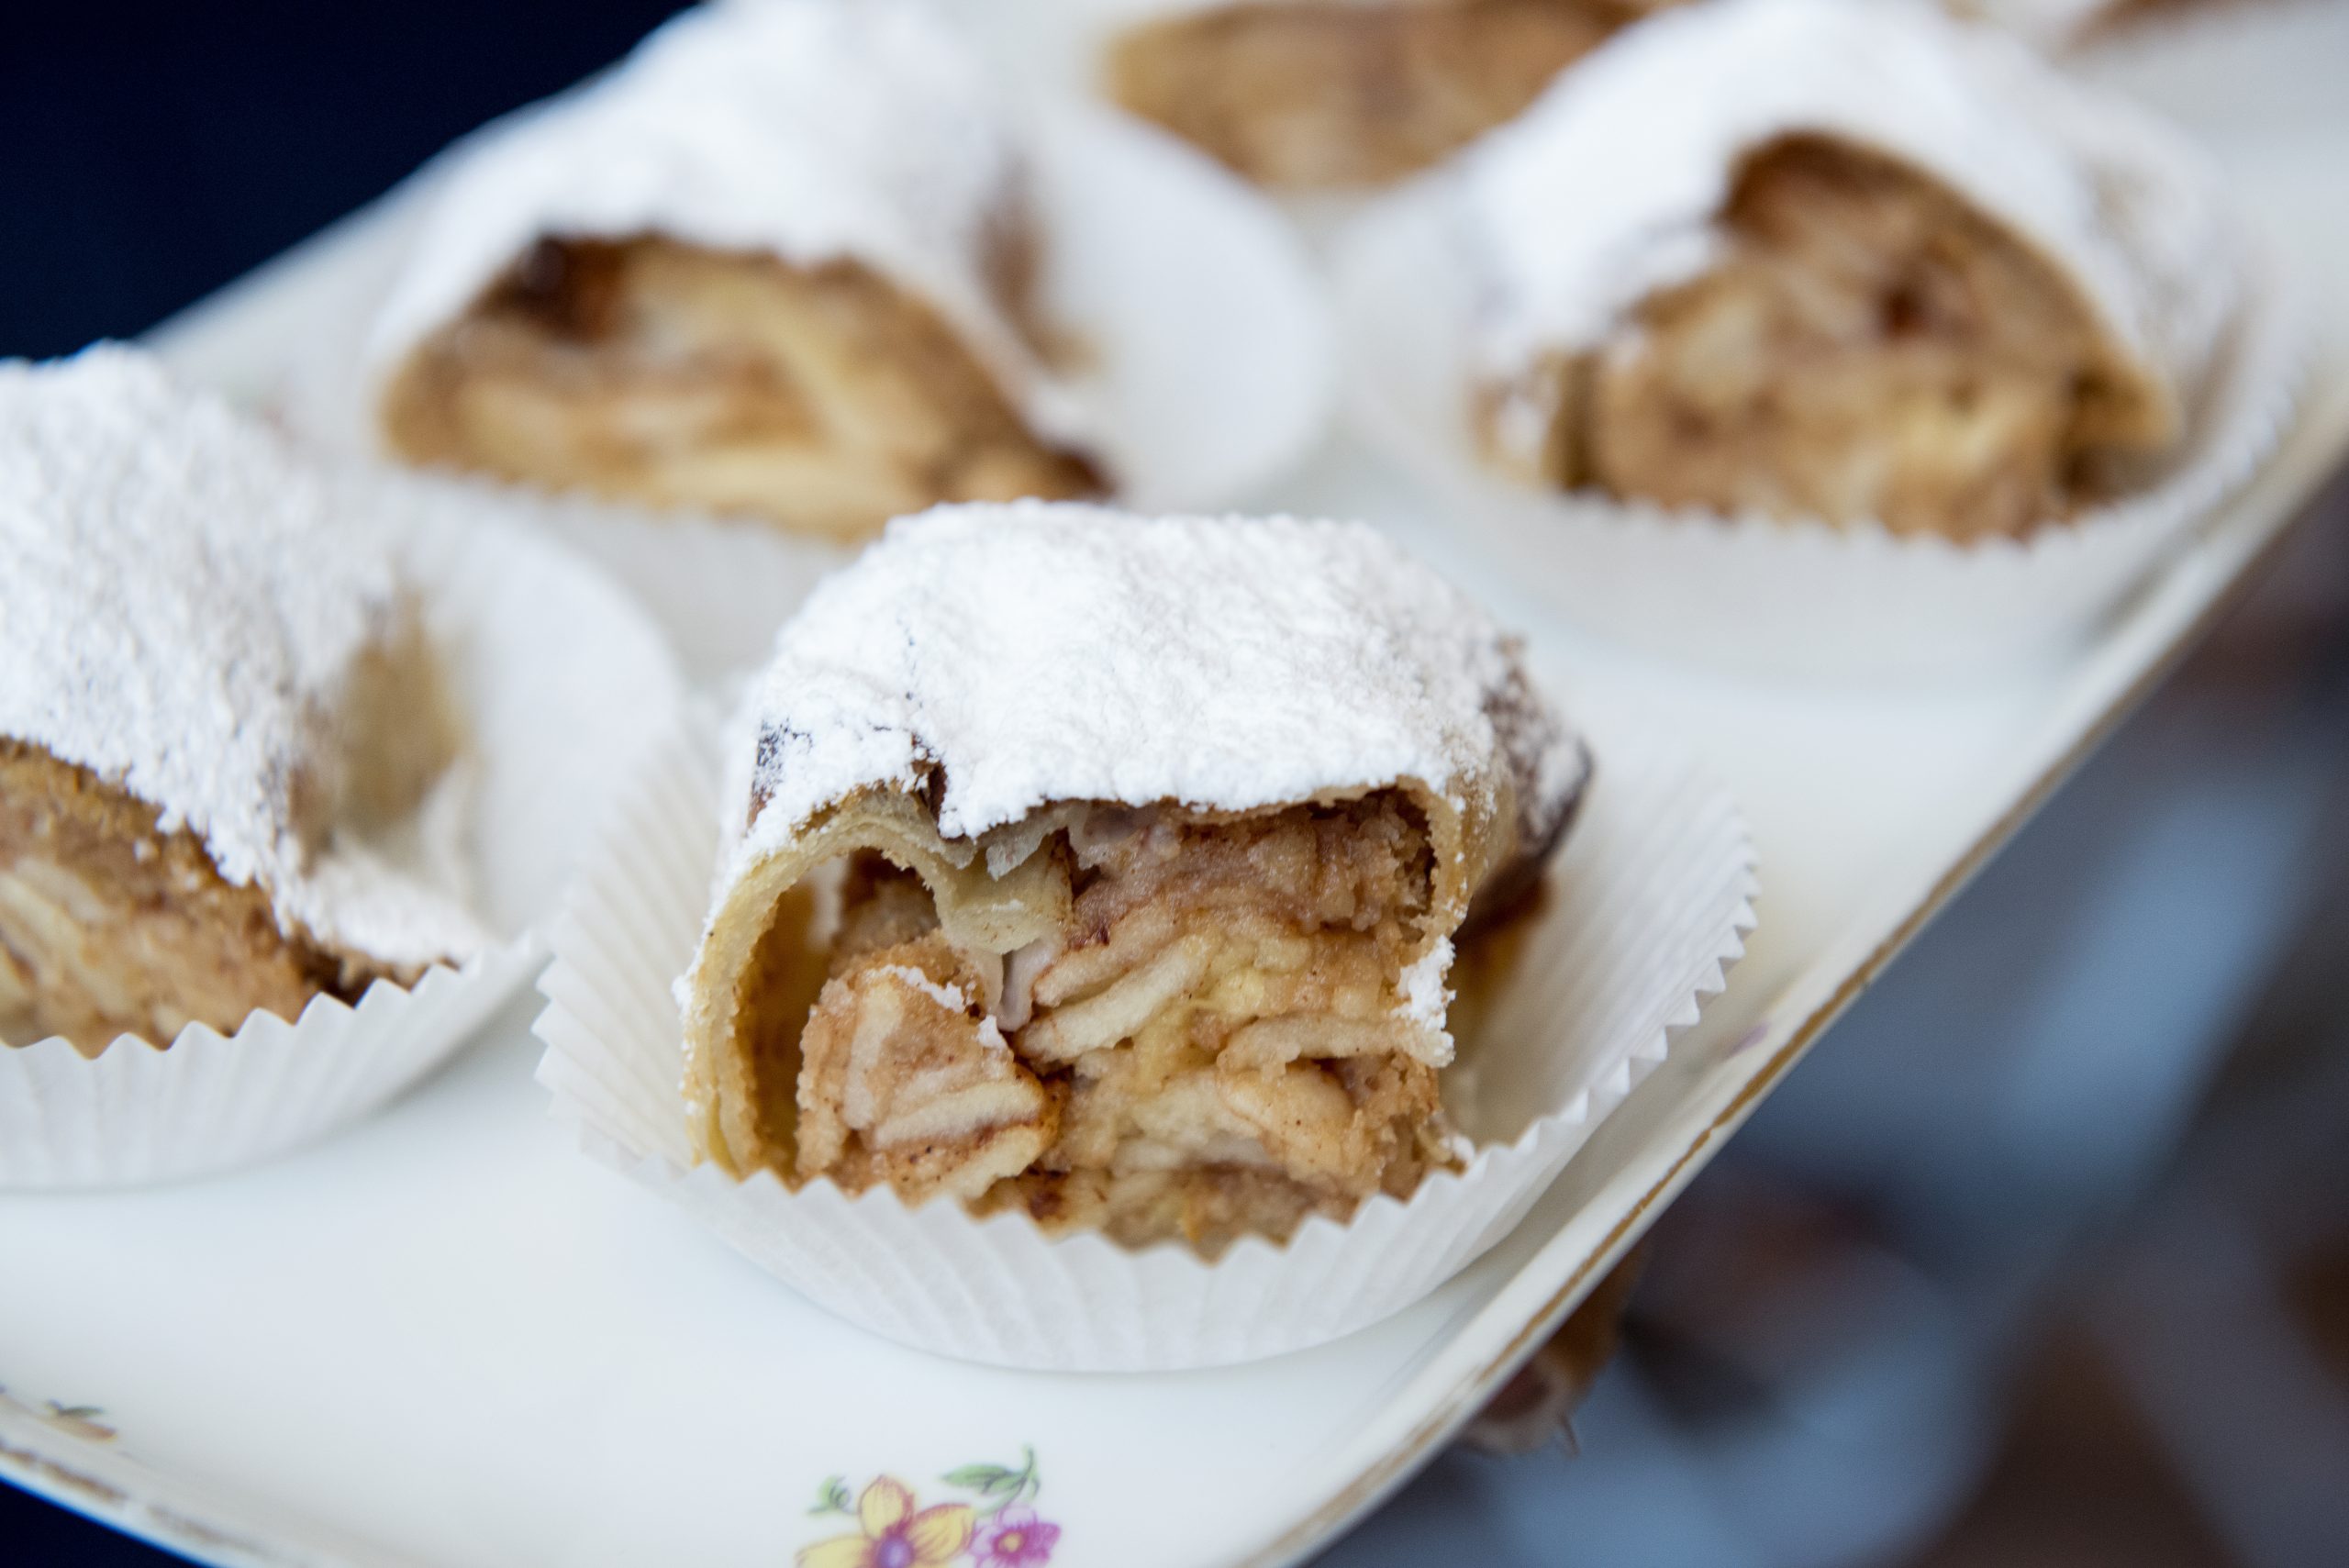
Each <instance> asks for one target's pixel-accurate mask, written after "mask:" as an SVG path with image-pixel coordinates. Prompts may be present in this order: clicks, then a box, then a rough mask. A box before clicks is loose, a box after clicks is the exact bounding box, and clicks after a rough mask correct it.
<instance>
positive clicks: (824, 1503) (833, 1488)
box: [807, 1475, 855, 1515]
mask: <svg viewBox="0 0 2349 1568" xmlns="http://www.w3.org/2000/svg"><path fill="white" fill-rule="evenodd" d="M807 1512H808V1513H809V1514H810V1515H815V1514H847V1513H853V1512H855V1510H854V1509H853V1508H852V1507H850V1506H849V1497H848V1478H847V1477H846V1476H843V1475H829V1476H826V1477H825V1478H824V1484H823V1485H821V1486H818V1488H816V1506H815V1507H812V1508H810V1509H808V1510H807Z"/></svg>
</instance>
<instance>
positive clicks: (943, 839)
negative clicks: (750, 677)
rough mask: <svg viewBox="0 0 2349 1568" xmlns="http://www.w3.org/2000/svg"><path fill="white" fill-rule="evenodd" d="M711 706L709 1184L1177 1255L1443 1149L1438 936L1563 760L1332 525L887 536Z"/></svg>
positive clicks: (1540, 833) (701, 1117)
mask: <svg viewBox="0 0 2349 1568" xmlns="http://www.w3.org/2000/svg"><path fill="white" fill-rule="evenodd" d="M1044 573H1051V574H1052V576H1051V578H1050V579H1049V581H1050V582H1051V584H1052V586H1049V587H1047V586H1044V584H1046V582H1047V578H1046V577H1045V576H1043V575H1042V574H1044ZM1022 585H1024V587H1025V589H1026V600H1025V602H1023V600H1022V598H1021V597H1020V595H1019V592H1018V591H1017V590H1019V589H1020V588H1021V587H1022ZM747 717H749V720H750V722H749V724H748V726H747V728H746V730H745V740H744V745H745V747H746V749H747V755H746V759H745V760H746V762H747V763H748V766H747V768H746V773H747V774H748V783H747V784H745V786H744V792H743V799H744V802H745V824H744V828H743V832H742V837H741V839H740V843H739V845H738V846H737V847H736V848H735V850H734V851H732V852H731V855H730V858H729V866H728V870H727V872H726V873H725V876H724V878H723V882H722V886H721V891H720V893H719V895H718V902H717V905H716V907H715V909H714V911H713V913H712V917H711V919H710V923H709V926H708V928H707V933H706V935H705V938H704V940H703V943H702V946H701V950H700V951H699V953H698V955H697V957H696V962H695V964H694V968H693V971H692V973H691V974H690V975H689V977H688V983H687V984H688V991H689V997H690V1003H689V1017H688V1051H689V1067H688V1075H689V1081H688V1094H689V1097H690V1099H691V1101H692V1103H693V1106H694V1127H695V1132H696V1139H697V1140H698V1141H699V1144H700V1146H701V1148H702V1150H703V1151H704V1153H705V1154H706V1155H707V1157H708V1158H711V1159H713V1160H716V1161H718V1162H720V1163H722V1164H723V1165H725V1166H726V1167H728V1168H729V1169H731V1170H734V1171H736V1172H738V1173H748V1172H751V1171H753V1170H759V1169H767V1170H772V1171H774V1172H775V1173H777V1174H778V1175H780V1176H781V1177H783V1179H785V1181H786V1182H790V1183H793V1184H797V1183H801V1182H807V1181H812V1180H818V1179H824V1180H829V1181H832V1182H835V1183H838V1184H841V1185H842V1186H844V1187H847V1188H849V1189H851V1190H862V1189H863V1188H865V1187H868V1186H871V1185H874V1184H880V1183H886V1184H889V1185H891V1186H892V1187H894V1188H895V1189H896V1191H897V1193H898V1194H899V1195H902V1196H903V1197H905V1198H907V1200H908V1201H916V1202H918V1201H921V1200H924V1199H927V1198H930V1197H932V1196H937V1195H947V1196H952V1197H953V1198H957V1199H960V1200H962V1201H963V1202H964V1203H966V1204H969V1205H971V1206H972V1207H974V1208H978V1209H983V1210H985V1209H996V1208H1016V1209H1019V1210H1022V1211H1024V1212H1026V1213H1028V1214H1030V1215H1031V1216H1033V1217H1034V1218H1036V1219H1037V1220H1038V1221H1039V1222H1041V1223H1042V1224H1044V1225H1046V1226H1047V1227H1050V1228H1056V1229H1057V1228H1086V1229H1098V1230H1102V1231H1105V1232H1107V1233H1108V1234H1109V1235H1110V1236H1112V1237H1113V1238H1115V1239H1117V1240H1120V1241H1125V1242H1129V1243H1142V1242H1147V1241H1152V1240H1160V1239H1164V1238H1181V1239H1184V1240H1187V1241H1189V1242H1190V1243H1192V1244H1193V1245H1195V1246H1197V1247H1199V1248H1201V1249H1202V1250H1204V1251H1209V1252H1213V1251H1216V1250H1218V1249H1219V1248H1220V1247H1222V1246H1223V1245H1226V1244H1228V1243H1229V1241H1230V1240H1232V1239H1233V1238H1234V1237H1236V1236H1239V1235H1242V1234H1249V1233H1256V1234H1264V1235H1269V1236H1273V1237H1276V1238H1277V1237H1285V1236H1286V1235H1287V1234H1288V1233H1289V1232H1290V1231H1291V1230H1292V1229H1294V1228H1295V1227H1296V1225H1297V1223H1298V1222H1299V1221H1300V1220H1301V1219H1302V1218H1305V1217H1306V1216H1307V1215H1309V1214H1315V1213H1320V1214H1327V1215H1330V1216H1332V1217H1333V1218H1344V1217H1345V1216H1347V1215H1350V1214H1351V1213H1352V1212H1353V1208H1354V1207H1355V1206H1356V1205H1358V1204H1359V1203H1360V1202H1362V1201H1363V1200H1364V1198H1366V1197H1368V1196H1370V1195H1373V1194H1376V1193H1381V1192H1385V1193H1389V1194H1392V1195H1397V1196H1405V1195H1408V1194H1409V1192H1410V1191H1411V1190H1412V1189H1413V1188H1414V1187H1415V1186H1416V1185H1417V1184H1418V1183H1419V1180H1420V1179H1421V1177H1422V1176H1423V1175H1424V1174H1425V1173H1427V1172H1428V1171H1430V1170H1431V1169H1434V1168H1438V1167H1442V1166H1446V1165H1449V1164H1452V1163H1454V1162H1456V1160H1457V1159H1458V1154H1457V1152H1456V1148H1455V1142H1454V1140H1453V1139H1452V1138H1451V1136H1450V1135H1449V1133H1448V1132H1447V1130H1446V1129H1445V1126H1444V1122H1443V1119H1442V1108H1441V1101H1440V1095H1439V1092H1438V1082H1437V1080H1438V1073H1439V1072H1440V1071H1441V1069H1442V1068H1443V1067H1444V1066H1445V1065H1446V1064H1448V1063H1449V1062H1451V1060H1452V1057H1453V1040H1452V1037H1451V1034H1450V1033H1449V1031H1448V1029H1447V1027H1446V1008H1447V1004H1448V1002H1449V1000H1450V989H1449V972H1450V968H1451V963H1452V960H1453V952H1454V940H1455V939H1456V938H1458V937H1460V935H1461V933H1462V928H1463V925H1464V922H1466V921H1468V920H1469V918H1470V916H1471V911H1472V909H1474V910H1475V911H1477V914H1478V917H1479V918H1480V919H1497V918H1498V916H1499V912H1500V911H1501V910H1503V909H1504V908H1505V907H1506V906H1508V903H1509V902H1510V901H1511V900H1513V899H1514V898H1516V897H1517V896H1518V895H1520V894H1522V893H1523V892H1524V891H1525V889H1526V888H1527V887H1529V886H1530V885H1531V880H1532V878H1533V877H1534V876H1535V875H1536V874H1538V872H1539V867H1540V865H1541V862H1542V858H1543V857H1544V855H1545V854H1546V853H1547V851H1548V850H1549V849H1550V847H1551V845H1552V844H1553V841H1554V840H1555V839H1556V837H1557V835H1558V833H1559V832H1560V831H1562V830H1563V828H1564V823H1565V820H1566V817H1567V814H1568V810H1569V807H1570V806H1571V803H1572V801H1573V799H1574V798H1575V795H1576V792H1577V791H1578V790H1579V787H1580V784H1581V781H1582V778H1583V773H1584V766H1585V764H1584V762H1583V759H1582V753H1581V751H1580V750H1579V746H1578V743H1576V742H1575V741H1574V740H1572V739H1571V738H1570V737H1568V736H1567V735H1566V733H1565V732H1564V729H1563V728H1562V727H1561V726H1560V725H1559V723H1558V721H1557V720H1556V718H1555V717H1554V716H1553V715H1552V714H1551V713H1550V711H1549V710H1548V709H1547V707H1546V706H1544V705H1543V704H1542V702H1541V700H1540V699H1539V697H1538V696H1536V695H1534V693H1533V692H1532V690H1531V687H1530V686H1529V685H1528V684H1527V683H1526V682H1525V679H1524V676H1523V673H1522V671H1521V670H1520V668H1519V667H1518V665H1517V662H1516V658H1515V653H1514V650H1513V647H1512V645H1510V644H1508V642H1507V640H1506V639H1502V638H1501V637H1500V636H1499V635H1498V634H1497V633H1496V632H1495V631H1493V629H1492V628H1491V627H1490V626H1489V624H1488V623H1486V622H1485V621H1484V620H1483V619H1482V617H1480V616H1478V615H1477V614H1476V613H1475V611H1474V610H1473V609H1471V608H1470V607H1469V606H1466V605H1465V604H1464V602H1462V601H1460V600H1459V599H1458V598H1457V596H1456V595H1452V594H1451V593H1450V591H1449V590H1448V589H1444V588H1442V587H1441V585H1439V584H1432V583H1431V582H1429V581H1428V580H1427V579H1426V577H1425V576H1424V573H1422V572H1421V570H1420V569H1419V568H1417V567H1416V566H1414V565H1412V564H1411V563H1410V562H1408V561H1406V560H1405V559H1404V558H1402V557H1400V556H1399V555H1398V554H1397V553H1396V552H1395V551H1393V550H1392V549H1391V547H1389V546H1386V545H1385V544H1384V543H1383V542H1382V541H1380V540H1378V539H1376V537H1375V535H1373V534H1372V533H1370V532H1369V531H1368V530H1366V529H1355V528H1336V527H1331V526H1326V525H1324V526H1316V525H1306V524H1295V523H1271V522H1246V521H1241V520H1222V521H1211V520H1203V519H1159V520H1145V519H1141V518H1136V517H1124V516H1121V515H1118V514H1107V513H1101V512H1098V511H1097V510H1095V509H1092V508H1082V507H1045V506H1025V507H1014V508H997V507H966V508H952V509H948V510H946V511H942V512H940V513H936V514H932V515H930V516H929V517H923V518H918V519H914V520H912V521H911V522H909V523H900V524H898V525H896V528H893V530H892V532H891V534H890V536H889V537H888V539H886V540H885V542H884V543H883V544H882V545H881V546H879V547H877V548H876V550H874V551H873V552H871V553H869V554H868V555H867V557H866V558H865V559H864V560H863V562H860V563H859V564H858V565H857V566H855V567H853V568H852V569H851V570H850V571H849V572H848V573H845V574H843V576H842V577H841V578H840V579H836V580H835V582H834V584H830V585H828V587H827V588H826V589H825V590H823V591H821V592H819V594H818V597H817V599H816V600H814V601H811V603H810V605H809V606H808V607H807V610H806V611H805V612H803V615H802V617H800V618H799V620H797V621H796V622H795V623H794V624H793V626H792V627H791V628H786V631H785V635H784V638H783V639H782V641H781V643H780V644H779V648H778V653H777V658H776V662H775V663H774V665H773V666H772V667H771V668H770V670H769V672H768V673H767V676H766V678H765V680H764V681H763V684H762V685H761V687H760V688H759V691H758V693H757V695H754V696H753V698H752V700H751V707H750V711H749V714H748V716H747ZM1268 746H1269V747H1272V748H1275V751H1274V753H1273V754H1270V755H1267V754H1266V753H1265V751H1264V748H1265V747H1268ZM1280 749H1285V750H1286V755H1283V754H1280Z"/></svg>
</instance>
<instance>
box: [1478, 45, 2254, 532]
mask: <svg viewBox="0 0 2349 1568" xmlns="http://www.w3.org/2000/svg"><path fill="white" fill-rule="evenodd" d="M1463 179H1464V191H1465V194H1466V205H1467V207H1468V210H1469V213H1470V215H1471V216H1470V222H1471V224H1472V226H1473V228H1474V230H1475V237H1476V238H1475V250H1476V252H1477V253H1478V254H1479V255H1481V256H1483V257H1484V258H1486V261H1488V263H1489V266H1490V269H1491V277H1490V284H1491V286H1490V288H1489V289H1488V291H1487V297H1488V302H1489V308H1488V311H1487V315H1486V319H1485V321H1484V323H1483V330H1484V335H1485V340H1484V343H1483V345H1482V347H1483V352H1484V358H1485V364H1486V384H1485V386H1484V389H1483V394H1482V396H1481V400H1480V401H1481V413H1480V419H1481V428H1482V434H1483V438H1484V441H1485V445H1486V449H1487V450H1488V451H1489V452H1490V453H1491V454H1492V456H1493V458H1494V460H1495V461H1496V462H1498V463H1499V464H1500V465H1501V466H1503V467H1504V468H1506V469H1508V470H1509V471H1510V472H1512V473H1516V474H1517V475H1519V476H1520V477H1521V478H1523V479H1526V480H1528V481H1530V482H1532V483H1535V484H1542V485H1546V486H1553V487H1557V488H1565V489H1573V488H1587V489H1591V490H1595V491H1598V492H1601V493H1604V494H1607V495H1613V496H1617V497H1624V498H1639V499H1643V500H1647V501H1653V502H1656V503H1660V504H1663V505H1666V506H1696V507H1702V508H1705V509H1708V510H1711V511H1714V512H1719V513H1728V514H1746V513H1759V514H1762V515H1765V516H1770V517H1782V518H1817V519H1820V520H1823V521H1826V522H1828V523H1831V524H1854V523H1859V522H1863V521H1868V520H1873V521H1876V522H1878V523H1881V524H1882V525H1883V526H1884V527H1886V528H1889V529H1890V530H1892V531H1893V532H1895V533H1902V534H1936V535H1941V536H1943V537H1946V538H1950V539H1959V540H1971V539H1981V538H1986V537H1997V536H2009V537H2011V536H2019V535H2023V534H2027V533H2029V532H2030V531H2032V529H2033V528H2038V527H2040V526H2042V525H2043V524H2047V523H2051V522H2055V521H2060V520H2062V519H2064V518H2065V517H2071V516H2074V515H2076V513H2078V512H2080V511H2081V510H2083V509H2085V508H2087V507H2089V506H2095V505H2097V504H2099V503H2100V502H2103V501H2106V500H2110V499H2111V498H2113V497H2115V496H2117V495H2122V494H2124V493H2126V492H2127V491H2128V490H2129V489H2130V488H2132V486H2134V485H2137V484H2142V483H2143V482H2144V480H2145V478H2146V476H2147V475H2148V474H2150V473H2154V472H2156V471H2157V469H2158V467H2159V465H2160V464H2161V462H2163V460H2164V459H2165V457H2167V456H2168V455H2169V454H2171V453H2172V452H2173V451H2174V450H2176V448H2177V446H2178V445H2179V443H2180V442H2181V440H2182V439H2184V437H2185V435H2186V433H2187V432H2188V428H2189V425H2190V423H2191V420H2192V417H2193V414H2194V410H2195V407H2196V405H2197V398H2198V395H2199V392H2200V389H2201V387H2202V386H2203V384H2205V383H2206V381H2207V380H2208V379H2209V374H2210V369H2211V366H2212V363H2213V361H2214V359H2215V358H2216V355H2217V353H2218V351H2219V350H2220V348H2221V344H2222V339H2223V336H2224V328H2225V325H2226V322H2227V321H2228V319H2229V318H2230V317H2231V316H2232V312H2233V310H2234V306H2235V301H2236V297H2237V295H2238V293H2239V290H2240V286H2241V280H2240V276H2239V258H2238V256H2237V255H2236V253H2235V250H2234V248H2233V243H2232V233H2231V231H2230V230H2229V228H2228V227H2227V226H2226V224H2225V223H2224V221H2223V216H2224V215H2223V213H2222V211H2221V207H2220V206H2219V204H2218V202H2217V200H2216V194H2215V187H2214V184H2213V183H2212V182H2211V180H2210V178H2209V176H2208V174H2207V172H2206V171H2205V170H2204V169H2203V167H2202V165H2201V163H2200V162H2199V160H2198V159H2197V158H2195V157H2194V156H2193V154H2192V153H2191V151H2190V150H2188V149H2184V148H2182V147H2180V146H2178V145H2176V143H2175V142H2174V141H2173V140H2172V139H2170V138H2169V137H2168V136H2167V135H2166V134H2165V133H2164V132H2162V131H2161V130H2160V128H2158V127H2154V126H2152V125H2149V124H2147V123H2145V122H2144V121H2143V120H2142V119H2140V118H2139V117H2137V116H2136V115H2135V114H2134V113H2133V112H2132V111H2130V110H2128V109H2127V108H2125V107H2124V106H2120V105H2117V104H2113V103H2110V102H2107V101H2105V100H2103V99H2101V98H2097V97H2094V96H2091V95H2090V94H2089V92H2088V91H2087V89H2085V88H2081V87H2077V86H2075V85H2073V84H2071V83H2066V82H2064V81H2063V80H2061V79H2059V78H2058V77H2056V76H2055V75H2054V72H2052V71H2051V70H2050V69H2048V68H2047V67H2045V66H2044V65H2043V64H2041V63H2040V62H2039V61H2036V60H2034V59H2032V57H2030V56H2029V55H2028V54H2027V52H2026V51H2025V50H2022V49H2021V47H2020V46H2019V45H2017V44H2015V43H2014V42H2013V41H2012V40H2011V39H2006V38H2004V37H2001V36H1998V35H1997V34H1995V33H1993V32H1991V31H1989V30H1988V29H1986V28H1979V27H1976V26H1972V25H1968V24H1965V23H1961V22H1955V21H1952V20H1950V19H1948V18H1947V17H1943V16H1941V15H1940V14H1938V13H1935V12H1933V11H1932V10H1929V9H1927V8H1924V7H1909V6H1880V5H1876V4H1873V3H1872V0H1726V3H1725V4H1721V5H1718V6H1701V7H1695V8H1692V9H1690V10H1688V11H1686V12H1678V13H1675V14H1672V15H1668V16H1665V17H1660V18H1658V19H1657V20H1656V21H1655V22H1654V23H1653V24H1651V25H1650V26H1648V27H1645V28H1641V29H1639V30H1638V31H1636V32H1634V33H1631V34H1627V35H1625V36H1624V37H1623V38H1621V39H1618V40H1616V41H1615V42H1613V43H1611V44H1609V45H1608V46H1607V47H1606V48H1605V49H1603V50H1600V51H1598V53H1596V54H1594V55H1593V56H1591V57H1590V58H1589V59H1588V60H1586V61H1584V62H1582V63H1581V64H1580V65H1578V66H1576V67H1575V68H1574V69H1572V70H1571V71H1569V72H1567V73H1566V74H1565V75H1564V77H1562V78H1561V79H1560V81H1559V83H1558V84H1557V86H1556V87H1555V88H1553V91H1552V92H1551V94H1550V95H1549V96H1548V97H1546V98H1545V99H1544V100H1543V102H1542V104H1541V105H1540V106H1537V107H1536V108H1535V109H1534V110H1532V111H1531V113H1529V114H1528V115H1527V116H1526V117H1525V118H1524V119H1522V120H1521V121H1520V122H1519V123H1518V124H1517V125H1515V126H1512V127H1510V128H1508V129H1507V130H1505V131H1503V132H1501V133H1500V134H1498V135H1497V136H1496V137H1495V138H1494V139H1492V141H1491V142H1490V143H1488V144H1486V146H1485V147H1483V148H1480V149H1479V150H1477V152H1476V153H1475V154H1473V155H1472V156H1471V158H1470V160H1469V161H1468V163H1467V165H1466V167H1465V168H1464V171H1463Z"/></svg>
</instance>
